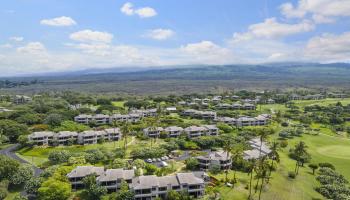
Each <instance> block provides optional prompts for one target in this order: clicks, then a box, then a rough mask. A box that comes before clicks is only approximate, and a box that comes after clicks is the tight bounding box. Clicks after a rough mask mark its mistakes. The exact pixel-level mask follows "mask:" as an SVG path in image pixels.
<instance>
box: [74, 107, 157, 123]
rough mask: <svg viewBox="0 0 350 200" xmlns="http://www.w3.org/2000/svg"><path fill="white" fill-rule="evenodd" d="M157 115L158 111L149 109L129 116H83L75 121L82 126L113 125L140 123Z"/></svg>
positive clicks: (133, 112)
mask: <svg viewBox="0 0 350 200" xmlns="http://www.w3.org/2000/svg"><path fill="white" fill-rule="evenodd" d="M156 115H157V109H148V110H133V111H131V112H130V113H129V114H125V115H123V114H113V115H104V114H97V115H86V114H81V115H78V116H76V117H74V121H75V122H78V123H81V124H89V123H92V122H94V123H96V124H99V125H101V124H111V123H113V122H115V121H116V122H138V121H140V120H141V118H143V117H154V116H156Z"/></svg>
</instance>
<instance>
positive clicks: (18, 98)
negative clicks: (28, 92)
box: [11, 95, 32, 104]
mask: <svg viewBox="0 0 350 200" xmlns="http://www.w3.org/2000/svg"><path fill="white" fill-rule="evenodd" d="M11 100H12V102H13V103H15V104H24V103H28V102H30V101H32V98H31V97H28V96H25V95H15V96H13V97H12V98H11Z"/></svg>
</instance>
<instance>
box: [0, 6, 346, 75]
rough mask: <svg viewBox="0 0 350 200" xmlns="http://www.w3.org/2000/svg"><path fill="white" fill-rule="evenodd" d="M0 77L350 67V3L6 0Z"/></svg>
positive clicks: (0, 11) (0, 13) (0, 18)
mask: <svg viewBox="0 0 350 200" xmlns="http://www.w3.org/2000/svg"><path fill="white" fill-rule="evenodd" d="M0 26H1V32H0V70H1V71H3V75H18V74H26V73H32V72H33V71H34V72H49V71H67V70H79V69H85V68H99V67H100V68H108V67H135V66H138V67H144V66H166V65H188V64H231V63H264V62H282V61H307V62H309V61H312V62H349V61H350V30H349V28H350V1H349V0H293V1H288V0H245V1H241V0H216V1H214V0H131V1H121V0H88V1H87V0H74V1H72V0H3V1H2V3H1V8H0Z"/></svg>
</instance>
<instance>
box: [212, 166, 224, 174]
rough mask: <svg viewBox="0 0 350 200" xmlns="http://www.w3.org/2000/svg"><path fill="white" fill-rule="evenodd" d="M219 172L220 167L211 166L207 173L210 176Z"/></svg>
mask: <svg viewBox="0 0 350 200" xmlns="http://www.w3.org/2000/svg"><path fill="white" fill-rule="evenodd" d="M220 171H221V168H220V165H212V166H210V168H209V172H210V173H212V174H218V173H220Z"/></svg>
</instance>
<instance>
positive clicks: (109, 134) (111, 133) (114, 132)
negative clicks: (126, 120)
mask: <svg viewBox="0 0 350 200" xmlns="http://www.w3.org/2000/svg"><path fill="white" fill-rule="evenodd" d="M104 131H105V132H106V134H105V139H106V140H109V141H118V140H120V139H121V137H122V133H121V132H120V129H119V128H109V129H105V130H104Z"/></svg>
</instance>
